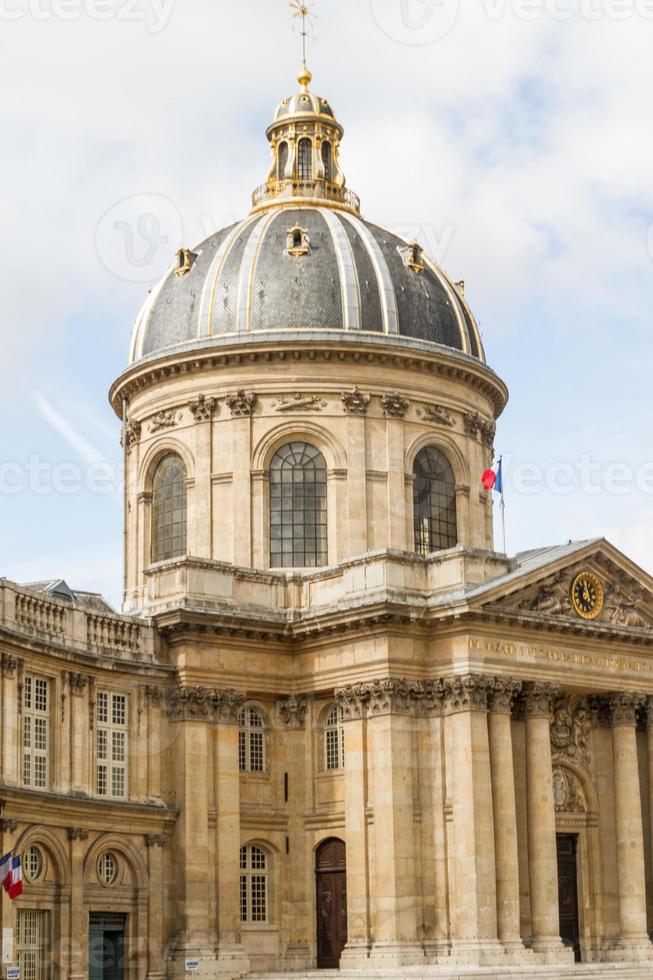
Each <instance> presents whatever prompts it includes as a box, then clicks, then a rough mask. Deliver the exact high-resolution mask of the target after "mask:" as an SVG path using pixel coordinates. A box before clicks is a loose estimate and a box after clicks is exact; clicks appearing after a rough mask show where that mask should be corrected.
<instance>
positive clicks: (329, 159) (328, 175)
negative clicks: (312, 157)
mask: <svg viewBox="0 0 653 980" xmlns="http://www.w3.org/2000/svg"><path fill="white" fill-rule="evenodd" d="M322 163H323V164H324V179H325V180H327V181H328V182H329V183H332V181H333V152H332V149H331V144H330V143H329V141H328V140H325V141H324V143H323V144H322Z"/></svg>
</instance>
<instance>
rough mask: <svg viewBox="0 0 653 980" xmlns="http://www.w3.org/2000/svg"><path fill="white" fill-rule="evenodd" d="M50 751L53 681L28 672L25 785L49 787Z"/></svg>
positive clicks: (25, 716) (25, 707)
mask: <svg viewBox="0 0 653 980" xmlns="http://www.w3.org/2000/svg"><path fill="white" fill-rule="evenodd" d="M49 753H50V682H49V681H48V680H47V679H46V678H45V677H36V676H35V675H33V674H27V675H26V676H25V678H24V681H23V785H25V786H33V787H34V788H35V789H47V786H48V779H49V769H50V766H49Z"/></svg>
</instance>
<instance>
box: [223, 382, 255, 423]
mask: <svg viewBox="0 0 653 980" xmlns="http://www.w3.org/2000/svg"><path fill="white" fill-rule="evenodd" d="M256 401H257V398H256V395H255V394H254V392H253V391H249V392H246V391H245V390H244V388H239V389H238V391H237V392H236V394H235V395H229V396H228V397H227V405H228V406H229V408H230V409H231V415H232V417H233V418H242V417H243V416H246V415H251V414H252V413H253V411H254V408H255V407H256Z"/></svg>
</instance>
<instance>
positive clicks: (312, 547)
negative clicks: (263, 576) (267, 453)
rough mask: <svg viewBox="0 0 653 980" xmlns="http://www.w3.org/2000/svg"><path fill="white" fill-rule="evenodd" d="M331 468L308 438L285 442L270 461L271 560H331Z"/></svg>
mask: <svg viewBox="0 0 653 980" xmlns="http://www.w3.org/2000/svg"><path fill="white" fill-rule="evenodd" d="M326 484H327V468H326V461H325V459H324V456H323V455H322V453H321V452H320V451H319V450H317V449H315V447H314V446H310V445H308V443H306V442H291V443H289V444H288V445H287V446H283V447H282V448H281V449H280V450H279V451H278V453H276V455H275V456H274V458H273V460H272V463H271V465H270V564H271V566H272V568H319V567H320V566H321V565H326V564H327V485H326Z"/></svg>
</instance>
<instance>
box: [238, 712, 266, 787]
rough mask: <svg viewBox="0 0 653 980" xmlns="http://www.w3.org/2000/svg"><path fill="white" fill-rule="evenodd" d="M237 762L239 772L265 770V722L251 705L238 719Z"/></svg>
mask: <svg viewBox="0 0 653 980" xmlns="http://www.w3.org/2000/svg"><path fill="white" fill-rule="evenodd" d="M238 723H239V726H240V731H239V732H238V763H239V766H240V771H241V772H265V722H264V721H263V718H262V716H261V714H260V712H258V711H257V710H256V708H253V707H252V706H251V705H247V706H246V707H244V708H243V710H242V711H241V712H240V716H239V719H238Z"/></svg>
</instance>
